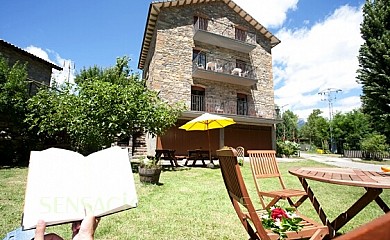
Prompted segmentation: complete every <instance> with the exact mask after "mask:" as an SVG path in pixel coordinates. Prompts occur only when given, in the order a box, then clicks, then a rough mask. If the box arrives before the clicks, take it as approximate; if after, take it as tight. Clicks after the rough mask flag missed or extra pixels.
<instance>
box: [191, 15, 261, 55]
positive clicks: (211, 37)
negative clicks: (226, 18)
mask: <svg viewBox="0 0 390 240" xmlns="http://www.w3.org/2000/svg"><path fill="white" fill-rule="evenodd" d="M194 40H196V41H199V42H204V43H208V44H211V45H215V46H219V47H223V48H227V49H232V50H236V51H239V52H244V53H249V52H250V51H252V50H253V49H254V48H256V33H254V32H250V31H244V30H240V29H236V27H235V26H234V25H233V24H226V23H223V22H220V21H217V20H212V19H211V20H207V24H206V23H204V19H201V18H199V19H198V20H197V21H196V22H195V23H194Z"/></svg>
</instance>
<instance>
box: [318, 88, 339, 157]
mask: <svg viewBox="0 0 390 240" xmlns="http://www.w3.org/2000/svg"><path fill="white" fill-rule="evenodd" d="M341 91H342V90H341V89H336V88H327V89H325V90H322V91H321V92H319V93H318V94H319V95H321V97H322V98H321V101H328V104H329V131H330V151H331V152H332V153H335V146H334V145H335V144H334V142H333V133H332V131H333V128H332V118H333V101H334V100H336V94H337V93H338V92H341Z"/></svg>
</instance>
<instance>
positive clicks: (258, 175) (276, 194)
mask: <svg viewBox="0 0 390 240" xmlns="http://www.w3.org/2000/svg"><path fill="white" fill-rule="evenodd" d="M248 154H249V162H250V166H251V170H252V176H253V180H254V181H255V185H256V190H257V194H258V195H259V198H260V202H261V205H262V206H263V208H264V209H269V208H270V207H272V206H274V205H275V204H276V203H277V202H278V201H279V200H281V199H284V200H287V201H288V203H289V204H290V205H291V206H293V207H295V208H297V207H299V205H301V204H302V203H303V202H304V201H305V200H306V199H307V198H308V196H307V194H306V192H305V191H303V190H298V189H288V188H286V186H285V184H284V182H283V179H282V175H281V174H280V171H279V167H278V163H277V162H276V157H275V151H274V150H248ZM264 178H278V179H279V183H280V188H279V189H277V190H273V191H262V190H261V188H260V180H261V179H264ZM265 197H269V198H272V200H271V202H269V203H268V204H266V203H265ZM292 197H300V198H299V199H298V201H296V202H295V203H294V202H293V201H292V199H291V198H292Z"/></svg>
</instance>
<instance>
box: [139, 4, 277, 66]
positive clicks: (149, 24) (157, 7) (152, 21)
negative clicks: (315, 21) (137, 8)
mask: <svg viewBox="0 0 390 240" xmlns="http://www.w3.org/2000/svg"><path fill="white" fill-rule="evenodd" d="M208 2H224V3H226V4H227V5H228V6H229V7H230V8H231V9H233V11H235V12H236V13H237V14H239V15H240V16H241V17H242V18H243V19H245V20H246V21H247V22H248V23H249V24H250V25H252V26H253V27H254V28H255V29H256V30H257V31H259V32H260V33H262V34H263V35H264V36H265V37H266V38H268V39H269V40H270V42H271V46H272V47H274V46H276V45H278V44H279V43H280V40H279V39H278V38H277V37H275V36H274V35H273V34H272V33H271V32H270V31H268V30H267V29H266V28H265V27H264V26H263V25H261V24H260V23H259V22H257V21H256V19H254V18H253V17H252V16H251V15H249V14H248V13H247V12H245V11H244V10H243V9H242V8H241V7H240V6H238V5H237V4H236V3H234V2H233V1H232V0H165V1H154V2H152V3H151V4H150V6H149V14H148V19H147V21H146V26H145V32H144V38H143V41H142V49H141V53H140V57H139V62H138V68H139V69H143V67H144V64H145V60H146V57H147V54H148V51H149V47H150V43H151V41H152V37H153V32H154V28H155V26H156V22H157V18H158V14H159V13H160V11H161V9H162V8H169V7H177V6H183V5H193V4H200V3H208Z"/></svg>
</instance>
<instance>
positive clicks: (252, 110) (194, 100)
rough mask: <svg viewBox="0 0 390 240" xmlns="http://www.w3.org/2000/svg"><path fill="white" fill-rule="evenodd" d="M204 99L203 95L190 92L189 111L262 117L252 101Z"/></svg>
mask: <svg viewBox="0 0 390 240" xmlns="http://www.w3.org/2000/svg"><path fill="white" fill-rule="evenodd" d="M205 100H206V99H205V96H202V95H194V94H192V95H191V111H202V112H209V113H221V114H231V115H243V116H251V117H263V116H262V114H260V112H259V106H256V105H255V104H253V103H248V102H242V101H220V100H208V101H205Z"/></svg>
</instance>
